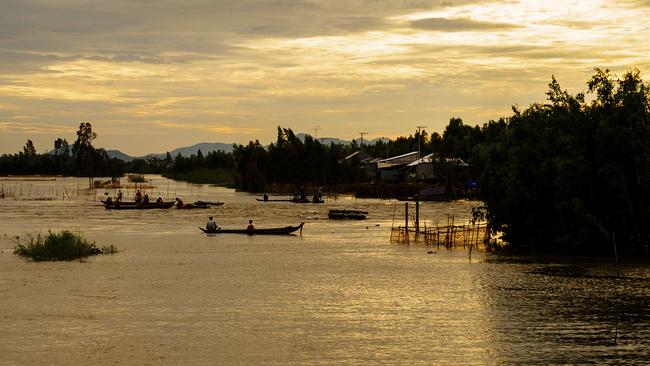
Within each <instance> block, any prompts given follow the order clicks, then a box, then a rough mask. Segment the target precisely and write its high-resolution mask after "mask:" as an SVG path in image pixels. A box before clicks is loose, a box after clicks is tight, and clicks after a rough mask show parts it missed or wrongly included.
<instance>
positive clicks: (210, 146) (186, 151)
mask: <svg viewBox="0 0 650 366" xmlns="http://www.w3.org/2000/svg"><path fill="white" fill-rule="evenodd" d="M305 136H306V134H304V133H298V134H296V137H297V138H299V139H300V140H301V141H305ZM379 140H381V141H384V142H387V141H389V140H390V139H389V138H388V137H381V138H377V139H372V140H368V141H364V143H367V144H370V145H373V144H375V142H377V141H379ZM318 141H320V142H321V143H322V144H326V145H329V144H330V143H332V142H333V143H334V144H341V145H349V144H351V143H352V141H346V140H341V139H338V138H335V137H322V138H320V137H319V138H318ZM199 150H201V153H203V155H205V154H207V153H209V152H211V151H219V150H221V151H224V152H232V150H233V144H225V143H222V142H212V143H211V142H201V143H198V144H194V145H192V146H186V147H179V148H177V149H174V150H172V151H170V152H169V154H171V156H172V158H174V157H176V155H178V154H181V155H182V156H190V155H192V154H194V155H196V153H198V151H199ZM106 153H107V154H108V156H109V157H111V158H117V159H120V160H124V161H127V162H129V161H133V160H136V159H151V158H157V159H164V158H165V157H166V156H167V153H166V152H164V153H159V154H147V155H145V156H130V155H128V154H125V153H123V152H121V151H119V150H106Z"/></svg>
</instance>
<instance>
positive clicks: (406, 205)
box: [404, 202, 409, 243]
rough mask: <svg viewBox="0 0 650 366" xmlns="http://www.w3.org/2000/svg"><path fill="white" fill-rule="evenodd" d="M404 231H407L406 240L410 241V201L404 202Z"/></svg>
mask: <svg viewBox="0 0 650 366" xmlns="http://www.w3.org/2000/svg"><path fill="white" fill-rule="evenodd" d="M404 232H405V233H406V242H407V243H408V241H409V203H408V202H404Z"/></svg>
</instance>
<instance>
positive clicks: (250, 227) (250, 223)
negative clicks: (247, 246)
mask: <svg viewBox="0 0 650 366" xmlns="http://www.w3.org/2000/svg"><path fill="white" fill-rule="evenodd" d="M246 230H248V231H253V230H255V225H253V220H248V226H247V227H246Z"/></svg>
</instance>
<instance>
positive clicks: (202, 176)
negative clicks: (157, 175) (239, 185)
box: [162, 168, 236, 188]
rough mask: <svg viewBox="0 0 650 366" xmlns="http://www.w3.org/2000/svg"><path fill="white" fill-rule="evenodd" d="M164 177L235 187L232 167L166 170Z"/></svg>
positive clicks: (234, 173)
mask: <svg viewBox="0 0 650 366" xmlns="http://www.w3.org/2000/svg"><path fill="white" fill-rule="evenodd" d="M162 176H163V177H165V178H169V179H173V180H178V181H184V182H189V183H195V184H211V185H216V186H221V187H227V188H235V177H236V172H235V171H234V170H232V169H207V168H205V169H194V170H191V171H186V172H172V171H166V172H163V173H162Z"/></svg>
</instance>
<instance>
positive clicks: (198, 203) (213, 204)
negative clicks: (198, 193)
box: [194, 201, 223, 206]
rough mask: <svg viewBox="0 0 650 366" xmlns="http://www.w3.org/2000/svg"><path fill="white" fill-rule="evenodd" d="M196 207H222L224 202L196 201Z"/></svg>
mask: <svg viewBox="0 0 650 366" xmlns="http://www.w3.org/2000/svg"><path fill="white" fill-rule="evenodd" d="M194 204H195V205H199V206H221V205H223V202H216V201H195V202H194Z"/></svg>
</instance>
